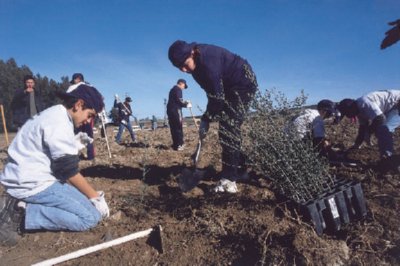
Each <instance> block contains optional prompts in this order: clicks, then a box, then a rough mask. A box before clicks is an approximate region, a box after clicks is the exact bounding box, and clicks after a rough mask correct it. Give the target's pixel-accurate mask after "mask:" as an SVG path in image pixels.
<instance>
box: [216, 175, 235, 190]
mask: <svg viewBox="0 0 400 266" xmlns="http://www.w3.org/2000/svg"><path fill="white" fill-rule="evenodd" d="M238 191H239V190H238V188H237V186H236V182H235V181H230V180H229V179H226V178H222V179H221V180H220V181H219V182H218V184H217V186H216V187H215V188H214V192H228V193H236V192H238Z"/></svg>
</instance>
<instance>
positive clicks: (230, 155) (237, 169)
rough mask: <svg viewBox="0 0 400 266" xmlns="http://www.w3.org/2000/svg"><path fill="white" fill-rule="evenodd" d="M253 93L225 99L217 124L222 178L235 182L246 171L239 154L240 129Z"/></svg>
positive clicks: (241, 154)
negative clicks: (220, 149)
mask: <svg viewBox="0 0 400 266" xmlns="http://www.w3.org/2000/svg"><path fill="white" fill-rule="evenodd" d="M254 93H255V92H254ZM254 93H243V94H241V95H234V96H229V97H226V99H225V100H226V104H225V107H224V110H223V114H222V118H221V120H220V122H219V131H218V135H219V142H220V144H221V147H222V173H221V177H222V178H227V179H229V180H231V181H235V180H237V179H238V178H239V177H240V176H241V175H242V174H243V173H244V172H245V171H246V170H247V169H246V165H245V163H246V160H245V156H244V155H243V153H242V152H241V144H242V136H241V129H240V127H241V126H242V124H243V121H244V118H245V114H246V113H247V111H248V110H249V104H250V102H251V100H252V99H253V98H254Z"/></svg>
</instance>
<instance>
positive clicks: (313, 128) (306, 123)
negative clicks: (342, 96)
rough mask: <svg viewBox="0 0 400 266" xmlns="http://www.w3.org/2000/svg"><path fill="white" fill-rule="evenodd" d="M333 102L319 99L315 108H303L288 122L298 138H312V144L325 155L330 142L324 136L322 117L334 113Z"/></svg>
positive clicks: (331, 115) (326, 117)
mask: <svg viewBox="0 0 400 266" xmlns="http://www.w3.org/2000/svg"><path fill="white" fill-rule="evenodd" d="M336 113H337V112H336V109H335V103H333V102H332V101H330V100H321V101H320V102H319V103H318V104H317V110H315V109H305V110H304V111H303V112H302V113H301V114H300V115H299V116H297V117H296V118H295V119H294V120H293V121H291V122H290V123H289V127H288V128H287V129H286V130H288V129H291V130H293V131H294V133H295V135H296V136H297V137H298V138H299V139H304V140H310V139H311V140H312V143H313V146H314V147H315V149H316V150H317V151H318V152H319V153H320V154H321V155H324V156H325V155H327V152H328V149H329V147H330V143H329V141H328V140H327V138H326V136H325V125H324V119H328V118H331V117H333V116H335V115H336Z"/></svg>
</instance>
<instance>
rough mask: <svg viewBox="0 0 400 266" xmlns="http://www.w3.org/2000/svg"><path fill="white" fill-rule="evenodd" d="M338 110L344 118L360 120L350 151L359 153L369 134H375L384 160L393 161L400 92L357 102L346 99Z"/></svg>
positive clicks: (376, 93) (373, 95) (369, 96)
mask: <svg viewBox="0 0 400 266" xmlns="http://www.w3.org/2000/svg"><path fill="white" fill-rule="evenodd" d="M338 109H339V111H340V113H341V114H342V117H343V116H346V117H348V118H353V117H357V118H358V121H359V129H358V135H357V138H356V140H355V142H354V145H353V146H352V147H351V149H358V148H359V147H360V146H361V144H362V143H363V141H364V139H365V136H366V134H369V133H374V134H375V136H376V138H377V139H378V147H379V152H380V155H381V158H382V159H389V158H390V157H392V155H393V152H394V148H393V132H394V130H395V129H396V128H397V127H398V126H400V116H399V115H400V90H383V91H374V92H370V93H368V94H366V95H364V96H362V97H360V98H358V99H357V100H353V99H343V100H342V101H341V102H340V103H339V105H338Z"/></svg>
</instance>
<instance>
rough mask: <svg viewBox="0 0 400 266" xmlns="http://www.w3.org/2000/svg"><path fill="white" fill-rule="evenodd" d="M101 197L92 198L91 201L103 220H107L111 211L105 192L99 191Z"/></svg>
mask: <svg viewBox="0 0 400 266" xmlns="http://www.w3.org/2000/svg"><path fill="white" fill-rule="evenodd" d="M97 193H98V194H99V196H98V197H97V198H91V199H90V201H91V202H92V204H93V205H94V207H96V209H97V210H98V211H99V212H100V214H101V217H102V218H107V217H109V216H110V209H109V208H108V205H107V202H106V199H105V198H104V192H103V191H97Z"/></svg>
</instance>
